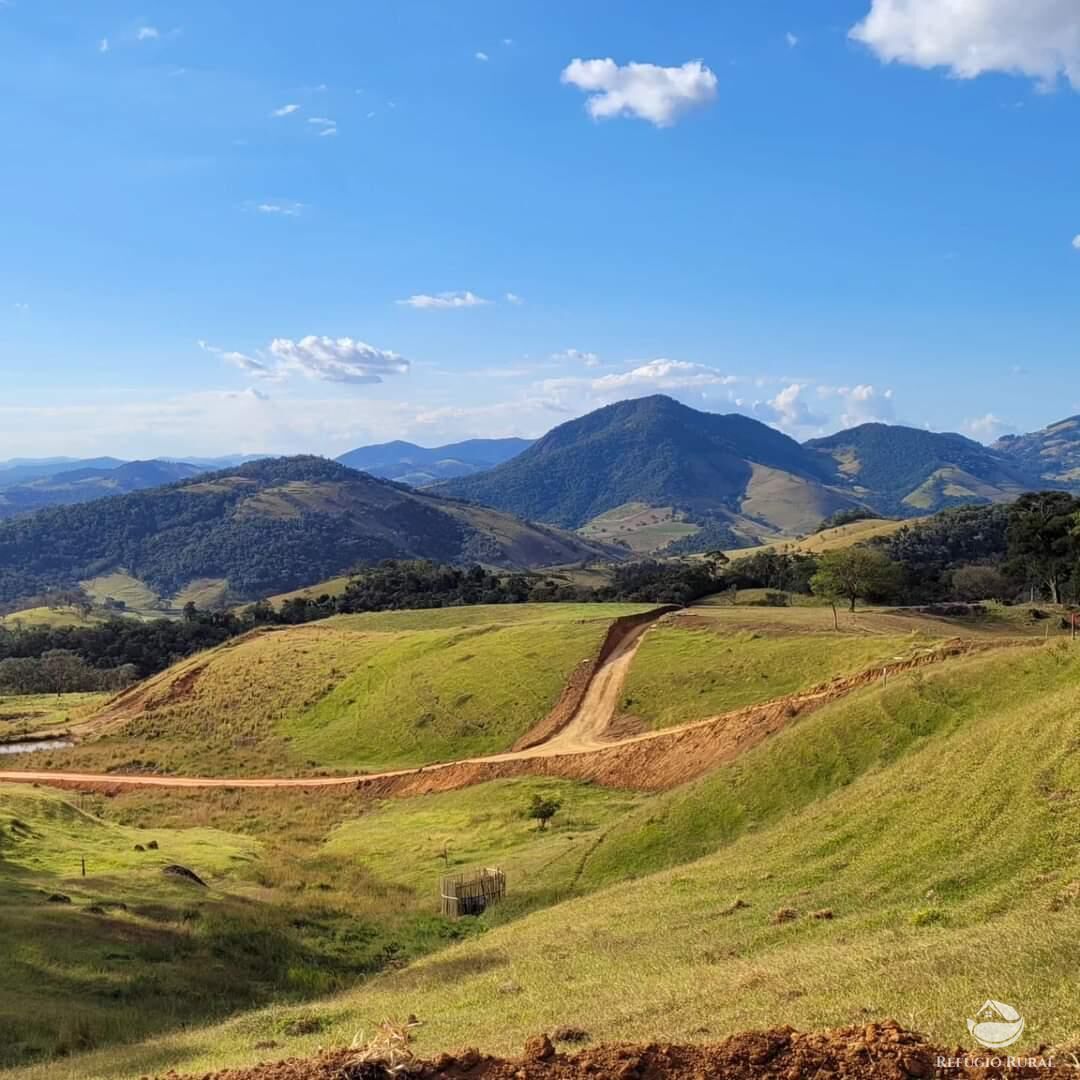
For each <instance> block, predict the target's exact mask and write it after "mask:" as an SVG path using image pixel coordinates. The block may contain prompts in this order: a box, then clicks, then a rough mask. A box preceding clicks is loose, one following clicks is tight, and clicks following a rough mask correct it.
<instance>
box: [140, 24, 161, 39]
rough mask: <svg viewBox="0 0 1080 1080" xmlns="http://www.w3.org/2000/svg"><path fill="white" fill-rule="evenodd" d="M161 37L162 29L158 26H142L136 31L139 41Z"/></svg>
mask: <svg viewBox="0 0 1080 1080" xmlns="http://www.w3.org/2000/svg"><path fill="white" fill-rule="evenodd" d="M159 37H161V31H160V30H158V28H157V27H156V26H140V27H139V29H138V30H137V31H136V32H135V39H136V40H137V41H156V40H157V39H158V38H159Z"/></svg>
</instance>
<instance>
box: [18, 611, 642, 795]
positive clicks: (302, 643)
mask: <svg viewBox="0 0 1080 1080" xmlns="http://www.w3.org/2000/svg"><path fill="white" fill-rule="evenodd" d="M648 607H649V605H634V604H518V605H509V604H508V605H495V606H492V607H487V606H474V607H458V608H444V609H438V610H434V611H401V612H381V613H373V614H368V615H343V616H336V617H334V618H331V619H325V620H321V621H319V622H316V623H309V624H306V625H303V626H296V627H282V628H275V629H269V630H262V631H256V632H253V633H250V634H248V635H246V636H244V637H240V638H236V639H233V640H232V641H229V642H227V643H226V644H224V645H222V646H220V647H218V648H216V649H213V650H210V651H208V652H203V653H198V654H196V655H195V656H192V657H190V658H188V659H187V660H184V661H182V662H180V663H178V664H175V665H174V666H173V667H171V668H169V669H168V670H167V671H164V672H162V673H161V674H160V675H157V676H154V677H153V678H151V679H148V680H146V681H145V682H143V683H140V684H138V685H137V686H135V687H133V688H132V689H130V690H128V691H125V692H124V693H122V694H120V695H118V696H117V697H116V698H115V699H113V700H112V701H111V702H110V703H109V704H108V705H107V706H106V707H105V708H104V709H102V710H101V711H100V712H99V714H98V715H97V717H96V719H95V726H96V728H97V730H98V731H99V732H100V737H99V738H97V739H95V740H90V741H87V742H84V743H83V744H81V745H80V746H78V747H76V748H74V749H70V750H64V751H62V762H63V767H65V768H85V769H93V770H98V771H104V770H106V769H110V768H123V767H127V768H130V767H131V766H132V764H133V763H139V764H140V766H141V767H151V768H153V769H156V770H161V771H165V772H174V773H178V774H188V775H210V776H235V775H252V774H264V775H297V774H304V773H311V772H313V771H317V770H334V771H359V770H364V771H374V770H378V769H384V768H392V767H398V766H410V765H423V764H427V763H431V762H435V761H445V760H452V759H456V758H461V757H469V756H473V755H478V754H485V753H492V752H495V751H500V750H508V749H509V748H510V746H511V745H512V744H513V743H514V742H515V740H516V739H517V738H518V737H519V736H521V735H523V734H524V733H525V732H526V731H528V730H529V728H530V727H532V726H533V725H534V724H536V723H537V722H539V721H540V720H541V719H542V718H543V717H544V716H545V715H546V714H547V713H548V712H549V711H550V709H551V708H552V706H553V705H554V704H555V702H556V701H557V700H558V698H559V695H560V694H561V692H562V690H563V687H564V686H565V684H566V682H567V681H568V679H569V678H570V675H571V673H572V672H573V671H574V669H575V668H576V667H577V666H578V665H580V664H581V663H582V662H583V661H585V660H588V659H591V658H592V657H593V656H595V655H596V652H597V650H598V649H599V647H600V643H601V642H602V640H603V638H604V636H605V634H606V633H607V631H608V628H609V626H610V625H611V621H612V619H614V618H616V617H617V616H620V615H627V614H634V613H636V612H640V611H643V610H647V609H648ZM493 673H498V675H497V677H493ZM45 761H48V762H51V763H52V765H53V766H54V767H57V766H59V765H60V760H59V758H58V756H57V754H56V753H54V752H52V751H43V752H41V753H38V754H33V755H21V756H20V758H19V760H18V761H17V762H16V763H15V767H19V766H25V767H38V766H40V765H41V764H42V763H43V762H45Z"/></svg>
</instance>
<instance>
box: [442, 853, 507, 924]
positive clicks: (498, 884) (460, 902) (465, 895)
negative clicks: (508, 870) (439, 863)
mask: <svg viewBox="0 0 1080 1080" xmlns="http://www.w3.org/2000/svg"><path fill="white" fill-rule="evenodd" d="M439 892H440V894H441V895H440V899H441V906H440V910H441V912H442V914H443V915H449V916H450V917H451V918H455V919H456V918H460V917H461V916H463V915H483V913H484V912H485V911H487V909H488V908H489V907H491V905H492V904H497V903H498V902H499V901H500V900H501V899H502V898H503V897H504V896H505V895H506V874H504V873H503V872H502V871H501V870H499V869H498V868H497V867H491V866H488V867H485V868H484V869H483V870H472V871H469V872H467V873H463V874H453V875H451V876H450V877H444V878H443V879H442V887H441V889H440V890H439Z"/></svg>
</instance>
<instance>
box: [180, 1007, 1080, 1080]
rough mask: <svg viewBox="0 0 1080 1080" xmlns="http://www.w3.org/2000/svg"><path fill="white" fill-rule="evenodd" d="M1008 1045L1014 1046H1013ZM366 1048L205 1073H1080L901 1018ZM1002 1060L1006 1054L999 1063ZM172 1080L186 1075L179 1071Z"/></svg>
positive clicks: (636, 1077) (476, 1079)
mask: <svg viewBox="0 0 1080 1080" xmlns="http://www.w3.org/2000/svg"><path fill="white" fill-rule="evenodd" d="M1006 1053H1007V1052H1006ZM363 1056H364V1055H363V1054H362V1053H361V1052H358V1051H348V1050H347V1051H338V1052H334V1053H328V1054H323V1055H322V1056H320V1057H316V1058H310V1059H306V1060H300V1059H294V1060H291V1061H282V1062H278V1063H276V1064H271V1065H261V1066H257V1067H255V1068H252V1069H238V1070H229V1071H226V1072H221V1073H215V1074H213V1075H212V1076H207V1077H204V1078H203V1080H386V1078H388V1077H391V1076H411V1077H425V1078H430V1080H435V1078H446V1080H465V1078H468V1080H586V1078H587V1080H608V1078H612V1080H668V1078H672V1077H679V1078H680V1080H683V1078H686V1080H811V1078H813V1080H837V1078H840V1077H843V1078H845V1080H847V1078H856V1077H857V1078H860V1080H909V1078H913V1077H914V1078H930V1077H966V1078H979V1080H991V1078H997V1077H1010V1078H1012V1077H1025V1078H1026V1077H1043V1078H1056V1077H1065V1076H1069V1077H1074V1078H1075V1077H1076V1076H1077V1075H1078V1074H1077V1071H1076V1069H1075V1068H1073V1067H1072V1060H1073V1059H1072V1057H1071V1055H1069V1056H1068V1059H1067V1060H1066V1059H1059V1060H1056V1061H1055V1060H1054V1059H1053V1058H1052V1057H1051V1055H1050V1054H1049V1052H1045V1051H1044V1052H1043V1053H1042V1056H1041V1057H1039V1056H1038V1055H1037V1054H1035V1053H1032V1054H1027V1053H1025V1054H1019V1053H1016V1054H1014V1057H1013V1059H1008V1058H1007V1057H1006V1056H1005V1053H1003V1054H1002V1055H1001V1056H1000V1057H999V1058H997V1059H995V1057H994V1054H993V1052H991V1051H985V1050H980V1051H975V1050H964V1049H952V1050H945V1049H942V1048H941V1047H937V1046H934V1045H931V1044H929V1043H927V1042H926V1041H925V1040H924V1038H923V1036H921V1035H918V1034H916V1033H914V1032H911V1031H905V1030H904V1029H903V1028H901V1027H900V1025H899V1024H897V1023H895V1022H894V1021H885V1022H884V1023H881V1024H869V1025H867V1026H866V1027H852V1028H841V1029H838V1030H834V1031H824V1032H811V1033H801V1032H797V1031H795V1030H793V1029H792V1028H776V1029H774V1030H772V1031H762V1032H749V1033H747V1034H743V1035H734V1036H732V1037H731V1038H730V1039H728V1040H726V1041H725V1042H723V1043H720V1044H718V1045H716V1046H673V1045H670V1044H666V1043H650V1044H649V1045H646V1046H621V1045H613V1046H598V1047H595V1048H593V1049H588V1050H583V1051H580V1052H578V1053H575V1054H572V1055H564V1054H559V1053H556V1052H555V1050H554V1048H553V1047H552V1044H551V1042H550V1041H549V1040H548V1038H547V1037H546V1036H538V1037H536V1038H534V1039H530V1040H529V1042H528V1044H527V1045H526V1047H525V1055H524V1056H523V1057H522V1058H520V1059H517V1060H507V1059H505V1058H491V1057H485V1056H483V1055H482V1054H480V1053H478V1052H477V1051H476V1050H465V1051H461V1052H459V1053H457V1054H444V1055H441V1056H440V1057H438V1058H435V1059H434V1060H432V1061H418V1060H417V1061H412V1060H402V1059H401V1058H400V1057H395V1059H394V1060H395V1065H396V1067H388V1066H386V1065H382V1064H378V1063H375V1062H371V1061H364V1060H362V1058H363ZM995 1060H997V1061H998V1062H999V1063H998V1064H994V1063H993V1062H994V1061H995ZM167 1080H178V1078H177V1077H176V1074H174V1073H170V1074H169V1077H168V1078H167Z"/></svg>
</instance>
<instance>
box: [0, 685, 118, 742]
mask: <svg viewBox="0 0 1080 1080" xmlns="http://www.w3.org/2000/svg"><path fill="white" fill-rule="evenodd" d="M108 697H109V695H108V694H0V742H2V741H4V740H11V739H15V738H19V737H21V736H22V735H25V734H26V733H28V732H37V731H47V730H48V729H49V728H66V727H67V726H68V725H69V724H71V723H73V722H74V721H76V720H83V719H85V718H86V717H87V716H89V715H90V714H91V713H92V712H93V711H94V710H96V709H98V708H100V706H101V705H102V704H103V703H104V702H105V701H106V700H107V699H108Z"/></svg>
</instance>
